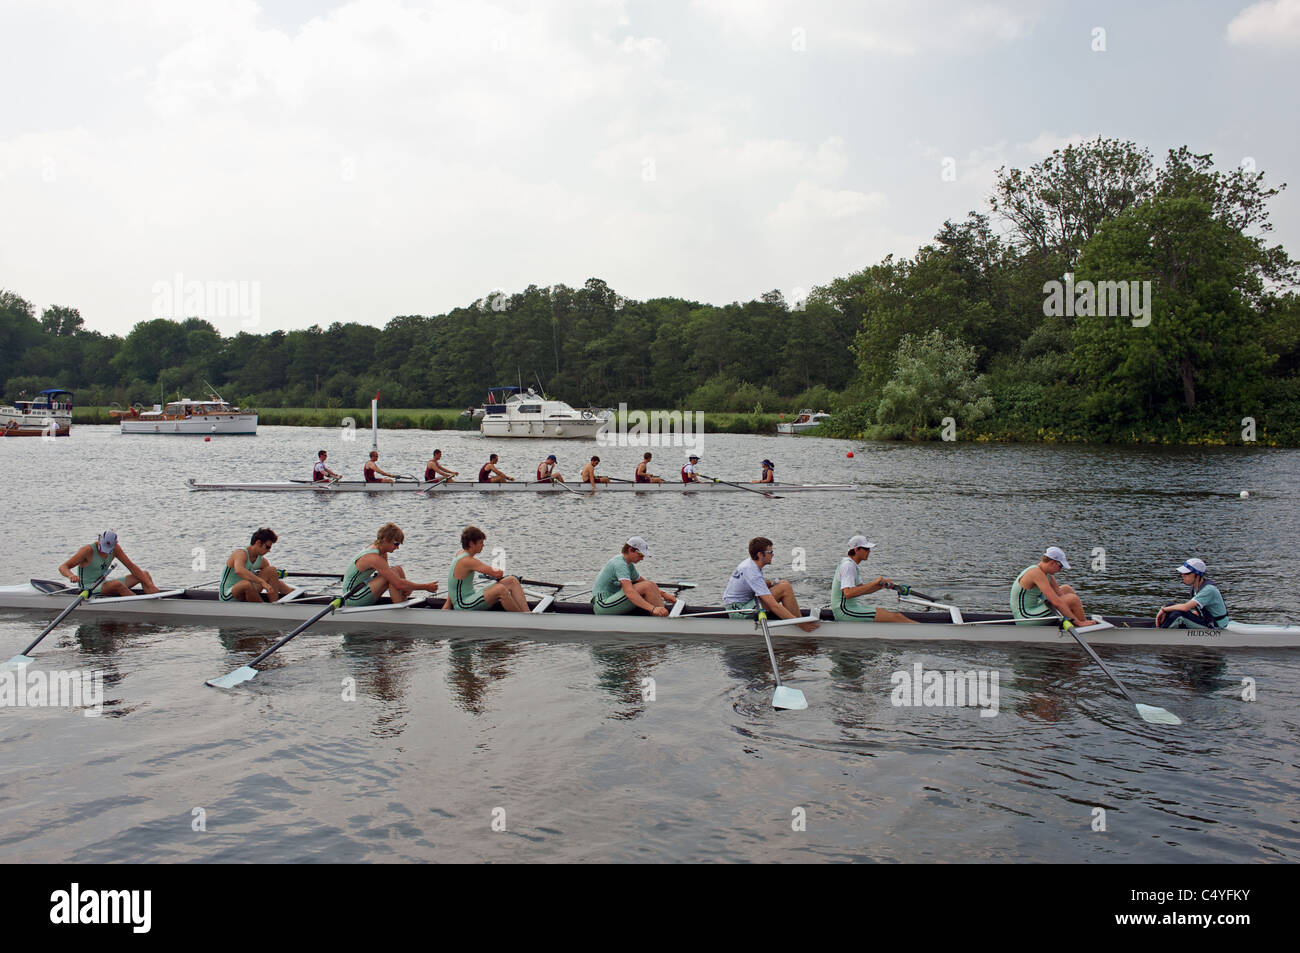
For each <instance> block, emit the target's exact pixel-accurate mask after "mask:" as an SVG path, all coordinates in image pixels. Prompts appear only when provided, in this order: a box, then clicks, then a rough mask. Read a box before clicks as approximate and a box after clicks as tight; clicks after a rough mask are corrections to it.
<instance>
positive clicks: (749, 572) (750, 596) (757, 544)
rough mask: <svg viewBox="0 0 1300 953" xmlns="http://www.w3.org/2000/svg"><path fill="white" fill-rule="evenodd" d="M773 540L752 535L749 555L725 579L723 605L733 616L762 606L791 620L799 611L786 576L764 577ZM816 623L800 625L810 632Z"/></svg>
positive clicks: (751, 612) (746, 614) (743, 616)
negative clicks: (773, 579) (782, 577)
mask: <svg viewBox="0 0 1300 953" xmlns="http://www.w3.org/2000/svg"><path fill="white" fill-rule="evenodd" d="M773 552H774V551H773V549H772V541H771V540H770V539H768V538H767V537H766V536H755V537H754V538H753V539H751V540H750V541H749V558H748V559H746V560H743V561H742V562H741V563H740V565H739V566H737V567H736V569H735V571H734V572H733V573H732V574H731V579H729V580H728V581H727V588H726V590H724V591H723V593H722V607H723V608H724V609H727V610H728V614H729V616H730V617H731V618H733V619H750V618H753V617H754V616H755V615H756V614H757V612H758V609H759V606H760V605H761V606H762V607H763V608H764V609H766V610H767V611H768V612H770V613H771V614H772V615H774V616H776V617H777V618H779V619H793V618H795V617H797V616H799V615H802V613H801V612H800V610H799V600H797V599H796V598H795V596H794V589H793V587H791V585H790V583H789V581H788V580H786V579H779V580H777V581H776V582H774V583H773V582H768V580H766V579H764V578H763V567H764V566H767V565H769V564H770V563H771V562H772V554H773ZM818 626H819V623H817V622H801V623H799V628H801V629H803V630H804V631H805V632H811V631H813V630H814V629H816V628H817V627H818Z"/></svg>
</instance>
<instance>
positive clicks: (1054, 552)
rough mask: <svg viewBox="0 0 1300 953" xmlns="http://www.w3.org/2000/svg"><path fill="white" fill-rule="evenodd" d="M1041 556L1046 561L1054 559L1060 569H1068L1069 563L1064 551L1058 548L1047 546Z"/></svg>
mask: <svg viewBox="0 0 1300 953" xmlns="http://www.w3.org/2000/svg"><path fill="white" fill-rule="evenodd" d="M1043 555H1044V556H1046V557H1047V558H1048V559H1055V560H1056V561H1057V562H1058V563H1060V564H1061V568H1062V569H1069V568H1070V561H1069V560H1068V559H1066V558H1065V550H1064V549H1062V548H1061V547H1060V546H1048V547H1047V549H1046V550H1044V552H1043Z"/></svg>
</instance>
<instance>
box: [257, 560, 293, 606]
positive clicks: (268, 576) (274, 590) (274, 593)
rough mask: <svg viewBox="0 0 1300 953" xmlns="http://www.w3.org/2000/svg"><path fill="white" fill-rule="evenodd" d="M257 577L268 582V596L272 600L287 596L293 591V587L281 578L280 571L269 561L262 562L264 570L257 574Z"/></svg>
mask: <svg viewBox="0 0 1300 953" xmlns="http://www.w3.org/2000/svg"><path fill="white" fill-rule="evenodd" d="M257 577H258V578H259V579H261V580H262V582H264V583H266V587H267V589H268V590H270V591H269V592H268V593H267V597H268V598H269V599H270V600H271V601H272V602H275V601H276V600H277V599H279V598H280V597H281V596H287V595H288V594H289V592H290V591H291V587H290V586H289V585H287V584H286V583H285V581H284V580H283V579H281V578H280V573H279V572H278V571H277V570H276V568H275V567H274V566H272V565H271V564H270V563H268V562H263V563H262V570H261V572H259V573H258V574H257Z"/></svg>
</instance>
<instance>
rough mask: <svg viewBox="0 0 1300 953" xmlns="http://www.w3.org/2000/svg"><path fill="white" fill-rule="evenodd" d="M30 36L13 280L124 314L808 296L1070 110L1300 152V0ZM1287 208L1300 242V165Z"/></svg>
mask: <svg viewBox="0 0 1300 953" xmlns="http://www.w3.org/2000/svg"><path fill="white" fill-rule="evenodd" d="M0 35H3V36H4V37H5V38H6V43H5V55H4V57H3V58H0V86H2V87H3V88H4V89H5V90H6V93H5V95H4V99H3V101H0V215H2V216H3V223H4V227H3V228H2V229H0V288H3V289H6V290H9V291H12V292H15V293H17V294H19V295H21V296H22V297H24V298H26V299H28V300H29V301H31V302H32V303H33V305H34V306H35V307H36V309H37V311H38V313H39V311H40V310H42V309H44V308H46V307H49V306H51V305H63V306H68V307H75V308H78V309H80V311H81V314H82V316H83V318H84V319H85V321H86V324H87V326H88V327H90V328H93V329H95V330H98V331H102V332H104V333H116V334H125V333H126V332H128V331H129V330H130V329H131V327H132V326H133V325H134V324H135V323H137V322H139V321H144V320H149V319H151V318H153V317H163V316H165V317H180V316H182V315H181V314H180V313H178V312H179V311H182V310H183V311H184V312H185V313H196V311H195V302H200V301H201V302H203V303H202V304H200V305H197V307H200V308H205V309H206V310H205V311H203V312H202V314H203V316H204V317H206V318H207V319H208V320H210V321H212V323H213V324H214V325H215V326H216V327H217V328H218V330H220V331H221V332H222V333H223V334H233V333H236V332H238V331H241V330H249V331H253V332H255V333H265V332H267V331H270V330H274V329H293V328H305V327H308V326H310V325H312V324H320V325H322V326H328V325H329V324H330V323H332V322H334V321H345V322H346V321H358V322H364V323H367V324H373V325H377V326H382V325H383V324H385V323H387V322H388V321H389V320H390V319H391V318H393V317H394V316H396V315H406V314H439V313H444V312H446V311H448V310H450V309H452V308H454V307H458V306H464V305H468V304H470V303H471V302H473V301H475V300H477V299H480V298H483V297H485V296H490V295H492V294H493V293H494V292H499V291H504V292H506V293H507V294H508V293H512V292H515V291H521V290H523V289H524V288H525V287H527V286H528V285H530V284H535V285H538V286H543V287H544V286H547V285H553V284H559V283H563V284H567V285H570V286H580V285H581V284H582V283H583V282H584V281H586V280H587V279H588V278H591V277H599V278H602V279H604V280H605V281H606V282H608V283H609V285H610V286H611V287H612V288H614V289H615V290H616V291H618V292H619V293H620V294H622V295H624V296H625V297H627V298H632V299H645V298H649V297H664V296H673V297H681V298H687V299H691V300H696V301H702V302H709V303H713V304H726V303H729V302H731V301H746V300H750V299H753V298H756V297H758V296H759V295H761V294H763V293H764V292H765V291H769V290H772V289H777V290H780V291H782V292H783V293H784V294H785V295H786V297H787V298H788V299H793V298H797V297H799V296H801V294H802V293H806V292H807V290H808V289H810V288H812V287H814V286H816V285H822V284H826V283H828V282H830V281H831V280H833V279H835V278H837V277H840V276H843V275H847V274H850V273H852V272H855V271H859V270H861V269H862V268H865V267H867V266H869V265H872V264H874V263H876V262H878V261H880V260H881V259H882V258H883V257H885V256H886V255H889V254H894V255H898V256H910V255H912V254H914V253H915V251H916V250H917V248H918V247H920V246H921V245H923V244H925V243H926V242H927V241H929V240H930V239H931V238H932V237H933V235H934V234H935V232H936V231H937V230H938V229H939V228H940V227H941V225H942V224H943V222H944V221H945V220H946V219H953V220H960V219H962V218H964V217H965V216H966V214H967V212H968V211H970V210H980V211H985V210H987V206H988V198H989V195H990V194H991V189H992V186H993V183H994V180H995V174H996V171H997V169H998V168H999V167H1002V166H1008V167H1027V166H1029V165H1031V164H1033V163H1034V162H1037V161H1039V160H1041V159H1042V158H1044V157H1045V156H1047V155H1048V154H1050V153H1051V151H1052V150H1053V149H1055V148H1060V147H1063V146H1064V145H1066V144H1067V143H1071V142H1080V141H1083V140H1086V139H1091V138H1094V137H1096V136H1098V135H1101V136H1105V137H1110V138H1119V139H1125V140H1129V139H1131V140H1133V141H1135V142H1137V143H1138V144H1140V145H1142V146H1145V147H1146V148H1148V149H1149V150H1150V151H1151V152H1152V153H1153V155H1154V156H1155V157H1156V159H1157V161H1159V160H1160V159H1161V157H1162V156H1163V154H1164V153H1165V151H1166V150H1167V149H1169V148H1174V147H1178V146H1181V145H1187V146H1189V147H1190V148H1191V149H1192V151H1194V152H1198V153H1204V152H1211V153H1213V154H1214V155H1215V158H1216V161H1217V162H1218V163H1219V164H1220V166H1221V167H1232V166H1236V165H1238V164H1240V163H1243V162H1246V163H1253V165H1254V167H1255V168H1257V169H1260V170H1263V171H1265V172H1266V173H1267V178H1266V180H1265V181H1266V183H1269V184H1278V183H1281V182H1290V181H1292V180H1295V179H1296V178H1297V176H1296V171H1297V163H1298V162H1300V133H1298V132H1297V126H1296V115H1297V110H1296V99H1297V97H1296V83H1295V80H1296V76H1297V72H1300V71H1298V70H1297V68H1296V66H1295V63H1296V62H1297V61H1298V58H1300V0H1265V2H1260V3H1253V4H1252V3H1246V2H1240V0H1238V2H1226V0H1218V2H1210V0H1190V2H1189V0H1177V2H1143V3H1138V4H1134V3H1131V2H1127V0H1126V2H1105V0H1103V2H1088V3H1066V2H1059V0H1024V2H1022V0H989V2H981V0H973V2H946V0H917V2H907V3H900V2H897V0H890V2H883V3H877V2H871V0H864V2H831V0H805V2H797V3H796V2H785V0H649V2H632V0H526V2H524V0H521V2H517V3H516V2H504V0H473V2H465V3H461V2H416V0H352V2H344V3H337V4H328V3H321V4H312V3H306V2H301V0H292V2H271V0H267V2H264V3H256V2H253V0H184V2H181V3H177V2H173V0H114V2H111V3H102V2H93V0H92V2H72V0H39V2H37V0H31V2H29V0H4V2H3V4H0ZM1287 64H1291V65H1290V66H1288V65H1287ZM1271 209H1272V219H1273V223H1274V226H1275V231H1274V233H1273V238H1274V239H1275V240H1277V241H1280V242H1282V243H1283V244H1284V245H1285V246H1286V247H1287V248H1288V250H1289V251H1290V252H1291V253H1292V254H1293V255H1296V256H1300V184H1298V185H1297V186H1295V187H1294V188H1292V189H1288V191H1286V192H1284V193H1283V194H1282V195H1281V196H1280V197H1279V198H1277V199H1275V200H1274V202H1273V204H1272V206H1271ZM214 289H217V290H216V291H215V292H214ZM232 289H237V291H238V293H235V291H234V290H232ZM196 290H197V292H198V295H197V297H195V294H194V293H195V291H196ZM214 293H215V295H216V297H214ZM187 298H188V302H189V304H190V305H191V306H190V307H188V308H187V307H186V299H187Z"/></svg>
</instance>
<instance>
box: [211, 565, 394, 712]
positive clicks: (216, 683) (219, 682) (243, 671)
mask: <svg viewBox="0 0 1300 953" xmlns="http://www.w3.org/2000/svg"><path fill="white" fill-rule="evenodd" d="M368 585H370V580H369V579H362V580H361V581H360V582H358V583H357V584H356V585H355V586H353V587H352V588H351V589H349V590H348V591H347V592H346V593H344V594H343V595H341V596H335V597H334V598H333V599H331V600H330V601H329V603H328V604H327V605H326V606H325V608H324V609H322V610H321V611H320V612H318V613H316V614H315V615H314V616H312V617H311V618H310V619H308V620H307V621H306V622H304V623H303V624H302V625H300V626H298V628H296V629H294V630H293V631H292V632H290V633H289V634H288V635H286V636H285V637H284V638H282V639H281V640H280V641H279V642H276V643H275V645H273V646H271V647H270V648H269V649H267V650H266V651H265V652H263V653H262V654H261V655H259V656H258V657H257V658H255V659H253V661H251V662H249V663H248V664H247V665H245V666H243V667H242V668H237V669H235V670H234V671H233V672H230V673H229V674H226V675H219V676H217V677H216V678H210V679H208V680H207V681H206V682H204V684H205V685H210V686H211V687H213V688H234V687H235V686H236V685H242V684H243V683H244V682H251V681H252V680H253V679H255V678H257V674H258V673H257V669H255V668H253V666H254V665H256V664H258V663H259V662H264V661H266V659H267V658H269V657H270V656H271V655H272V654H273V653H274V652H276V651H277V650H279V649H280V648H282V647H283V646H285V645H287V644H288V643H289V641H290V640H292V639H293V638H294V636H296V635H298V634H299V633H301V632H305V631H307V630H308V629H309V628H311V627H312V626H313V625H315V624H316V623H317V622H319V621H320V620H321V619H323V618H325V617H326V616H327V615H329V614H330V613H331V612H333V611H334V610H335V609H337V608H338V607H339V606H341V605H343V603H344V602H346V601H347V600H348V599H350V598H352V596H353V595H354V594H355V593H358V592H360V591H361V590H362V589H364V588H365V587H366V586H368Z"/></svg>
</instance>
